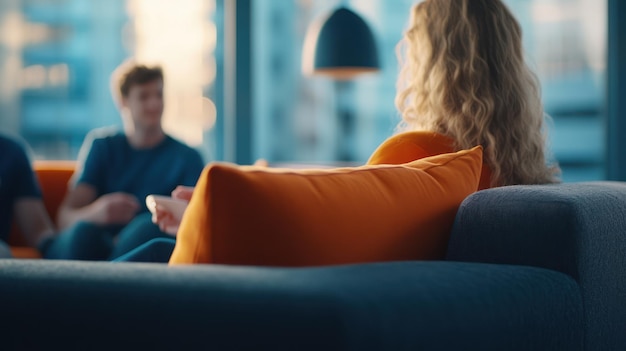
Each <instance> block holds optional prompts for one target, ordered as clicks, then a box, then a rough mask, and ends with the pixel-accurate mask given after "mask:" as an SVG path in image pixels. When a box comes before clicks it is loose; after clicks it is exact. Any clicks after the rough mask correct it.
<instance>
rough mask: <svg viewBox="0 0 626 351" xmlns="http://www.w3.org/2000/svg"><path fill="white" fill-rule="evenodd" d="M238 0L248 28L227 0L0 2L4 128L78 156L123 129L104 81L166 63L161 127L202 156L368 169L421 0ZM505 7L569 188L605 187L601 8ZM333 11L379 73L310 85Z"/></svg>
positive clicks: (41, 149) (515, 2)
mask: <svg viewBox="0 0 626 351" xmlns="http://www.w3.org/2000/svg"><path fill="white" fill-rule="evenodd" d="M237 1H238V2H240V3H242V2H246V3H249V4H250V7H249V10H250V19H249V21H245V20H243V21H238V22H237V23H233V19H234V18H236V16H232V13H229V11H231V12H232V11H233V9H235V8H236V6H232V4H233V3H235V0H232V1H231V0H177V1H173V0H89V1H86V0H10V1H2V2H0V28H2V32H1V34H0V82H2V85H1V88H0V108H1V109H2V116H0V121H1V122H0V129H1V130H3V131H8V132H10V133H14V134H19V135H21V136H22V137H23V138H24V139H25V140H26V141H27V142H28V143H29V145H30V146H31V148H32V150H33V151H34V156H35V158H38V159H45V158H47V159H73V158H75V157H76V155H77V152H78V148H79V147H80V144H81V143H82V140H83V138H84V136H85V134H86V132H87V131H89V130H90V129H92V128H96V127H101V126H106V125H111V124H115V125H121V121H120V117H119V113H118V111H117V109H116V107H115V106H114V104H113V100H112V99H111V95H110V91H109V75H110V74H111V72H112V71H113V69H114V68H115V67H116V66H117V65H118V64H119V63H121V62H122V61H123V60H124V59H126V58H127V57H130V56H135V57H137V58H138V59H140V60H143V61H148V62H150V63H159V64H161V65H163V67H164V68H165V73H166V111H165V116H164V118H165V121H164V123H165V128H166V130H167V131H168V132H169V133H170V134H172V135H174V136H175V137H178V138H179V139H182V140H184V141H186V142H188V143H189V144H191V145H194V146H196V147H198V149H199V150H201V151H202V153H203V154H204V155H205V156H206V159H207V161H211V160H222V159H226V160H228V161H238V160H237V159H236V158H235V159H233V158H232V157H230V156H228V155H230V153H229V152H226V151H225V150H232V147H230V146H232V145H235V146H237V145H245V147H249V149H250V154H251V156H250V159H254V158H265V159H267V160H269V161H270V162H273V163H309V164H310V163H316V164H321V163H324V164H329V163H335V164H339V163H344V162H347V163H355V164H359V163H363V162H364V161H365V160H367V158H368V156H369V155H370V154H371V152H372V151H373V150H374V149H375V148H376V146H377V145H378V144H380V142H382V141H383V140H384V139H385V138H387V137H389V136H390V135H391V134H392V133H394V128H395V126H396V125H397V123H398V122H399V116H398V114H397V111H396V108H395V106H394V96H395V83H396V75H397V73H398V66H397V59H396V56H395V46H396V44H397V43H398V41H399V40H400V39H401V37H402V33H403V31H404V30H405V28H406V26H407V24H408V23H407V22H408V17H409V10H410V8H411V6H412V5H413V4H414V3H415V2H416V1H415V0H393V1H388V0H345V1H340V0H237ZM505 2H506V3H507V4H508V5H509V6H510V8H511V10H512V11H513V12H514V14H515V15H516V17H517V18H518V19H519V20H520V22H521V24H522V27H523V30H524V38H525V42H524V44H525V48H526V50H527V54H528V58H529V61H530V62H531V64H532V66H533V67H534V69H535V70H536V72H537V73H538V75H539V77H540V80H541V82H542V86H543V97H544V102H545V108H546V112H547V113H548V114H549V115H550V116H551V117H552V122H551V124H550V143H551V148H552V150H553V153H554V155H555V157H556V159H557V161H559V163H560V164H561V166H562V168H563V171H564V173H563V178H564V180H565V181H578V180H587V179H603V178H604V177H605V174H604V169H605V164H604V155H605V144H606V138H605V135H604V129H603V126H604V120H605V116H604V114H605V109H604V105H605V100H606V99H605V96H606V93H605V91H604V86H605V84H604V81H605V75H606V64H605V63H606V41H607V33H606V30H605V28H606V27H607V25H606V24H607V23H606V22H607V19H606V14H607V8H606V7H607V4H606V0H505ZM341 4H344V5H347V6H349V7H351V8H352V9H353V10H355V11H356V12H357V13H358V14H360V15H361V16H362V17H363V18H364V19H365V20H366V21H367V22H368V23H369V24H370V26H371V27H372V29H373V31H374V33H375V36H376V39H377V41H378V44H379V50H380V58H381V60H382V65H383V69H382V71H381V72H378V73H375V74H370V75H366V76H362V77H360V78H357V79H355V80H353V81H349V82H336V81H333V80H330V79H328V78H319V77H307V76H304V75H303V74H302V71H301V59H302V49H303V48H302V46H303V42H304V37H305V32H306V30H307V27H308V25H309V24H310V23H311V22H312V21H313V20H314V19H316V18H318V17H319V16H321V15H323V14H326V13H328V12H330V11H332V10H333V9H335V8H336V7H337V6H339V5H341ZM229 31H231V32H238V33H242V32H246V31H248V32H249V33H252V34H251V37H250V43H251V50H250V52H249V57H247V58H246V59H247V60H249V61H248V62H249V64H250V67H249V70H247V69H245V70H240V71H237V68H238V67H237V66H238V63H237V64H234V67H233V66H228V65H229V64H231V65H232V63H233V62H239V61H238V60H236V59H237V55H240V56H241V55H243V54H242V51H237V50H236V49H234V48H236V47H237V46H236V44H237V43H233V42H232V41H233V40H236V38H237V36H236V35H235V36H233V35H228V32H229ZM246 55H247V54H246ZM240 58H241V57H240ZM229 67H230V68H229ZM229 70H230V71H229ZM235 79H236V81H237V84H247V85H248V86H249V91H250V92H251V94H250V96H249V97H247V98H246V99H243V98H242V97H240V96H239V97H238V96H236V95H237V94H236V92H237V90H235V89H230V88H229V87H232V84H233V82H234V80H235ZM229 104H230V105H229ZM244 104H249V105H250V108H249V109H247V110H246V111H249V116H247V118H248V121H249V122H250V123H247V124H245V125H234V123H237V119H236V118H235V116H233V115H232V111H233V110H234V108H233V106H231V105H235V106H242V105H244ZM233 121H235V122H233ZM229 128H230V129H229ZM232 128H244V129H246V128H247V129H249V130H248V133H243V134H237V133H233V132H232ZM237 135H250V138H242V137H239V140H238V139H237ZM244 139H245V140H244ZM225 145H227V146H228V145H230V146H229V147H225ZM231 156H232V155H231Z"/></svg>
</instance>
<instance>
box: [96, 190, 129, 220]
mask: <svg viewBox="0 0 626 351" xmlns="http://www.w3.org/2000/svg"><path fill="white" fill-rule="evenodd" d="M139 208H140V207H139V202H138V201H137V199H136V198H135V197H134V196H133V195H130V194H127V193H122V192H117V193H110V194H106V195H102V196H101V197H99V198H98V199H96V201H94V202H93V203H92V204H91V205H90V212H91V213H92V217H91V218H92V219H93V222H94V223H97V224H103V225H108V224H126V223H128V222H130V221H131V220H132V219H133V218H134V217H135V214H136V213H137V211H139Z"/></svg>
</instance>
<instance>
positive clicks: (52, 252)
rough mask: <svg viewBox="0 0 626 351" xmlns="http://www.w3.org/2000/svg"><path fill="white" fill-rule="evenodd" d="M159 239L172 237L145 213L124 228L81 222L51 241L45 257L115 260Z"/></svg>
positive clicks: (47, 244) (46, 248) (47, 245)
mask: <svg viewBox="0 0 626 351" xmlns="http://www.w3.org/2000/svg"><path fill="white" fill-rule="evenodd" d="M157 238H168V239H171V238H172V236H171V235H169V234H166V233H163V232H162V231H161V230H160V229H159V227H158V226H157V225H156V224H154V223H152V220H151V214H150V213H142V214H140V215H138V216H137V217H135V218H134V219H133V220H132V221H131V222H130V223H129V224H127V225H126V226H124V227H120V226H99V225H96V224H93V223H87V222H78V223H76V224H75V225H74V226H72V227H70V228H68V229H66V230H64V231H62V232H61V233H59V235H57V236H56V237H54V238H52V239H50V241H49V242H48V243H46V246H45V248H44V249H43V250H42V253H43V257H44V258H47V259H63V260H112V259H115V258H117V257H119V256H122V255H124V254H126V253H127V252H129V251H132V250H134V249H135V248H137V247H138V246H141V245H143V244H144V243H147V242H149V241H151V240H153V239H157Z"/></svg>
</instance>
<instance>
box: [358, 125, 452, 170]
mask: <svg viewBox="0 0 626 351" xmlns="http://www.w3.org/2000/svg"><path fill="white" fill-rule="evenodd" d="M453 151H454V141H453V140H452V139H451V138H449V137H447V136H445V135H442V134H439V133H435V132H430V131H423V130H419V131H409V132H403V133H399V134H396V135H393V136H391V137H390V138H388V139H387V140H385V141H384V142H383V143H382V144H380V146H378V148H376V150H375V151H374V153H373V154H372V155H371V156H370V158H369V160H368V161H367V163H368V164H372V165H373V164H401V163H407V162H411V161H415V160H417V159H420V158H424V157H429V156H433V155H439V154H444V153H449V152H453Z"/></svg>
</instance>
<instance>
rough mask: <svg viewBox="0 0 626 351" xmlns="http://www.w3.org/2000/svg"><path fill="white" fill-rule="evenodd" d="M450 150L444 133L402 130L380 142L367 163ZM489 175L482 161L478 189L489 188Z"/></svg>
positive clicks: (450, 142)
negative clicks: (402, 131)
mask: <svg viewBox="0 0 626 351" xmlns="http://www.w3.org/2000/svg"><path fill="white" fill-rule="evenodd" d="M450 152H454V141H453V140H452V139H451V138H449V137H447V136H445V135H442V134H439V133H435V132H429V131H423V130H418V131H411V132H404V133H400V134H396V135H394V136H392V137H390V138H389V139H387V140H385V141H384V142H383V143H382V144H380V146H379V147H378V148H377V149H376V150H375V151H374V153H372V155H371V156H370V159H369V160H368V161H367V164H368V165H380V164H394V165H396V164H401V163H407V162H411V161H415V160H418V159H420V158H424V157H429V156H434V155H439V154H446V153H450ZM491 175H492V173H491V169H490V168H489V166H488V165H487V164H486V163H483V169H482V173H481V176H480V182H479V183H478V190H482V189H487V188H491V186H492V185H491Z"/></svg>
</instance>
